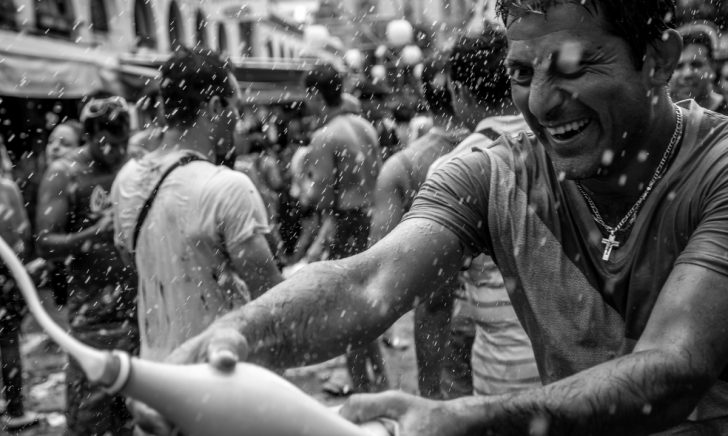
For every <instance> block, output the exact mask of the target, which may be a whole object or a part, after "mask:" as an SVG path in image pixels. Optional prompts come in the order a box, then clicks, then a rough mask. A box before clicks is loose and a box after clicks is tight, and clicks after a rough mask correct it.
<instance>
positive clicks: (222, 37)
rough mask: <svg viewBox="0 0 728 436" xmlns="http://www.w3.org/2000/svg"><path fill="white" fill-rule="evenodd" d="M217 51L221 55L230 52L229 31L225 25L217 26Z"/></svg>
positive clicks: (219, 24)
mask: <svg viewBox="0 0 728 436" xmlns="http://www.w3.org/2000/svg"><path fill="white" fill-rule="evenodd" d="M217 51H219V52H220V53H227V51H228V39H227V31H226V30H225V24H223V23H218V24H217Z"/></svg>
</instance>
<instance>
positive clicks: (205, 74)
mask: <svg viewBox="0 0 728 436" xmlns="http://www.w3.org/2000/svg"><path fill="white" fill-rule="evenodd" d="M161 72H162V83H161V86H160V95H161V96H162V102H163V106H164V118H165V120H166V122H167V124H168V125H169V126H170V127H190V126H192V124H193V123H194V122H195V120H197V118H198V117H199V115H200V111H201V110H202V105H203V103H206V102H208V101H210V99H211V98H212V97H213V96H215V95H217V96H220V97H222V98H223V99H224V98H226V97H231V96H232V95H233V93H234V91H233V87H232V85H231V84H230V82H229V73H230V68H229V65H228V64H227V63H226V62H224V61H223V60H222V59H220V57H219V56H218V55H216V54H215V52H213V51H212V50H210V49H207V48H204V47H195V48H186V47H181V48H180V49H178V50H176V51H175V52H174V53H173V54H172V56H171V57H170V58H169V59H168V60H167V61H166V62H165V63H164V64H163V65H162V67H161Z"/></svg>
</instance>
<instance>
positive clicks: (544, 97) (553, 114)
mask: <svg viewBox="0 0 728 436" xmlns="http://www.w3.org/2000/svg"><path fill="white" fill-rule="evenodd" d="M567 98H568V97H567V95H566V92H565V91H564V90H563V89H561V88H560V87H559V86H557V84H556V83H554V81H553V80H550V79H549V78H545V77H538V76H534V78H533V79H532V81H531V86H530V91H529V95H528V108H529V110H530V111H531V113H532V114H533V115H534V116H535V117H536V118H537V119H538V120H539V121H541V122H547V121H549V120H554V119H556V118H557V116H558V112H559V110H560V109H561V106H562V105H563V104H564V102H565V101H566V99H567Z"/></svg>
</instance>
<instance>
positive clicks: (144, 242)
mask: <svg viewBox="0 0 728 436" xmlns="http://www.w3.org/2000/svg"><path fill="white" fill-rule="evenodd" d="M185 154H189V152H187V151H177V152H151V153H149V154H148V155H146V156H144V157H143V158H142V159H139V160H137V161H131V162H130V163H129V164H128V165H126V166H125V167H124V168H123V169H122V171H121V173H120V174H119V182H118V183H117V184H116V185H115V192H114V197H115V198H114V199H115V201H116V202H118V203H117V204H118V206H117V211H118V213H119V219H118V221H119V228H118V230H119V232H120V233H119V234H118V235H117V238H118V239H117V245H119V246H121V247H125V248H127V249H128V248H130V247H131V241H132V238H133V232H134V228H135V224H136V218H137V214H138V211H139V210H140V209H141V207H142V205H143V204H144V202H145V200H146V199H147V198H148V197H149V195H150V193H151V191H152V189H153V187H154V186H155V185H156V183H157V182H158V181H159V178H160V177H161V174H162V173H164V171H165V170H166V169H167V168H169V166H170V165H172V164H173V163H175V162H176V161H178V160H179V159H180V158H181V157H182V156H183V155H185ZM241 185H247V186H248V189H247V190H240V189H238V188H239V187H240V186H241ZM154 203H155V204H154V207H153V208H151V209H150V210H149V213H148V215H147V218H146V225H145V230H142V231H141V232H140V234H139V239H138V243H137V245H136V249H135V259H136V262H135V263H136V266H137V270H138V273H139V280H140V289H144V292H142V293H141V295H140V298H139V311H140V313H143V314H146V316H142V317H140V321H139V322H140V330H141V332H142V349H141V356H142V357H144V358H148V359H152V360H161V359H163V358H164V357H165V356H166V355H167V354H168V353H169V352H170V351H172V350H173V349H174V348H175V347H176V346H178V345H179V344H181V343H182V342H183V341H184V340H185V339H187V338H189V337H191V336H193V335H195V334H197V333H199V332H200V331H202V329H204V328H205V327H206V326H207V325H209V324H210V323H211V322H212V321H213V320H214V319H215V318H217V317H218V316H219V315H221V314H222V313H225V312H227V311H229V310H230V309H232V308H234V307H237V306H239V305H241V304H243V303H245V302H246V301H247V300H249V298H250V297H249V295H248V290H247V288H246V287H245V285H244V283H243V282H242V281H241V280H239V279H237V274H236V273H235V271H234V270H233V269H232V268H231V265H230V260H229V257H228V255H227V252H226V251H225V250H224V249H223V248H224V246H225V238H224V237H223V235H221V233H224V232H228V231H230V230H231V229H230V227H233V226H229V225H225V224H226V223H225V222H224V221H225V219H226V216H225V213H226V209H228V208H238V207H239V208H238V209H236V210H237V216H238V217H239V221H240V222H239V223H236V224H235V226H234V227H236V229H235V230H234V231H235V234H234V235H231V236H234V237H235V238H238V239H245V238H247V237H249V236H250V235H252V234H255V233H259V232H264V231H267V225H266V222H267V221H266V218H265V216H264V214H265V212H264V206H263V204H262V201H261V199H260V196H259V195H258V194H257V192H256V191H255V188H254V186H253V184H252V182H251V181H250V180H249V179H248V177H247V176H245V175H244V174H241V173H239V172H236V171H233V170H230V169H228V168H225V167H222V166H215V165H213V164H211V163H209V162H206V161H199V162H191V163H189V164H187V165H185V166H182V167H180V168H178V169H176V170H175V171H174V172H172V173H171V174H170V175H169V176H168V177H167V178H166V179H165V181H164V183H163V184H162V186H161V187H160V189H159V192H158V194H157V197H156V199H155V201H154ZM261 212H262V214H263V215H261ZM151 233H153V236H154V237H153V238H152V237H146V236H147V234H151Z"/></svg>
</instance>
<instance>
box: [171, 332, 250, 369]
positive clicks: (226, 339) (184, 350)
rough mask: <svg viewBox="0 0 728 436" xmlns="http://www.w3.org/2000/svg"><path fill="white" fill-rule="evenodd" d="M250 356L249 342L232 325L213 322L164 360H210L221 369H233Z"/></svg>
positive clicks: (185, 361)
mask: <svg viewBox="0 0 728 436" xmlns="http://www.w3.org/2000/svg"><path fill="white" fill-rule="evenodd" d="M247 357H248V342H247V341H246V340H245V338H244V337H243V336H242V335H241V334H240V333H239V332H238V331H237V330H236V329H235V328H232V327H228V326H226V325H220V326H217V325H216V324H214V323H213V324H212V325H211V326H210V327H208V328H207V330H205V331H204V332H202V333H201V334H199V335H197V336H195V337H194V338H192V339H189V340H188V341H186V342H185V343H184V344H182V345H180V346H179V347H178V348H177V349H176V350H174V351H173V352H172V353H171V354H170V355H169V356H167V358H166V359H165V360H164V361H165V362H166V363H173V364H177V365H180V364H189V363H198V362H209V363H210V364H211V365H212V366H213V367H215V368H217V369H218V370H220V371H232V370H233V369H234V368H235V364H236V363H237V362H238V361H240V360H245V359H246V358H247Z"/></svg>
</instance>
